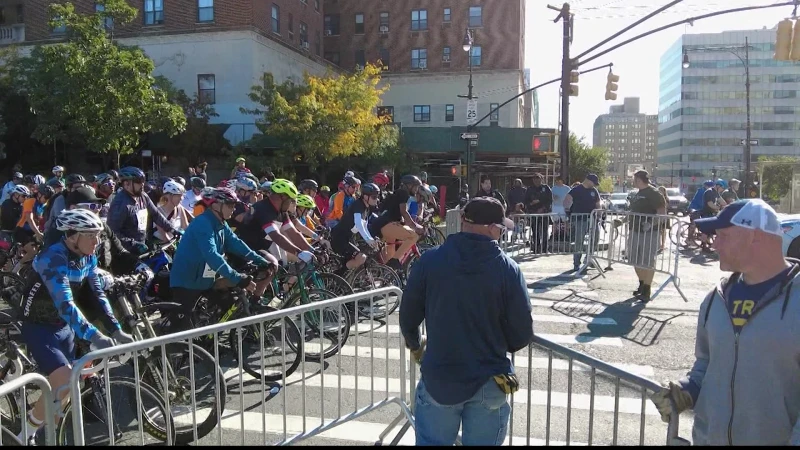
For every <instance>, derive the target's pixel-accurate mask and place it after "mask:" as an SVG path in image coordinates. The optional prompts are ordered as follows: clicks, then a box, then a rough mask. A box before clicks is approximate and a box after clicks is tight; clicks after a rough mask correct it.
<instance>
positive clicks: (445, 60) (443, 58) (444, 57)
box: [442, 55, 450, 62]
mask: <svg viewBox="0 0 800 450" xmlns="http://www.w3.org/2000/svg"><path fill="white" fill-rule="evenodd" d="M442 62H450V55H442Z"/></svg>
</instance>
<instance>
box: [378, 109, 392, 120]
mask: <svg viewBox="0 0 800 450" xmlns="http://www.w3.org/2000/svg"><path fill="white" fill-rule="evenodd" d="M378 117H388V118H389V120H388V122H394V106H378Z"/></svg>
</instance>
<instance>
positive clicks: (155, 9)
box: [144, 0, 164, 25]
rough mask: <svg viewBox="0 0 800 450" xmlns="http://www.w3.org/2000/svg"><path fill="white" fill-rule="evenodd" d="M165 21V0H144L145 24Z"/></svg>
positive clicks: (159, 23)
mask: <svg viewBox="0 0 800 450" xmlns="http://www.w3.org/2000/svg"><path fill="white" fill-rule="evenodd" d="M162 23H164V0H144V24H145V25H161V24H162Z"/></svg>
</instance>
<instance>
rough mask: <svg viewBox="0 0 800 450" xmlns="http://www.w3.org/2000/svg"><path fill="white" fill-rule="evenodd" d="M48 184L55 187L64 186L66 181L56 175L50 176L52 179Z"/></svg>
mask: <svg viewBox="0 0 800 450" xmlns="http://www.w3.org/2000/svg"><path fill="white" fill-rule="evenodd" d="M47 185H48V186H50V187H52V188H53V189H55V188H63V187H64V182H63V181H61V180H60V179H58V178H56V177H53V178H50V181H48V182H47Z"/></svg>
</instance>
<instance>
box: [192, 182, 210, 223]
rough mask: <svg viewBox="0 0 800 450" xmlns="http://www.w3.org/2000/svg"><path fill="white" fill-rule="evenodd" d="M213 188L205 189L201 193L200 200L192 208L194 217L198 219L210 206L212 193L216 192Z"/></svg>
mask: <svg viewBox="0 0 800 450" xmlns="http://www.w3.org/2000/svg"><path fill="white" fill-rule="evenodd" d="M214 189H215V188H213V187H210V186H209V187H205V188H203V190H202V191H200V200H198V201H197V203H195V204H194V206H193V207H192V216H194V217H197V216H199V215H200V214H203V212H204V211H205V210H206V207H207V206H208V205H209V203H208V202H209V201H210V200H209V199H210V198H211V193H212V192H214Z"/></svg>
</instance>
